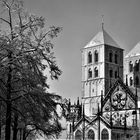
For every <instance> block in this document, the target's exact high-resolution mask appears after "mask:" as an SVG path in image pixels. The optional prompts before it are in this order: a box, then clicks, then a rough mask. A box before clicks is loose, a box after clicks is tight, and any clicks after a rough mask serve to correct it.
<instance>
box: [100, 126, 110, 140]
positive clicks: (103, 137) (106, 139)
mask: <svg viewBox="0 0 140 140" xmlns="http://www.w3.org/2000/svg"><path fill="white" fill-rule="evenodd" d="M101 140H109V134H108V130H107V129H105V128H104V129H103V130H102V132H101Z"/></svg>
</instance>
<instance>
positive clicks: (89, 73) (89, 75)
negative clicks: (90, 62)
mask: <svg viewBox="0 0 140 140" xmlns="http://www.w3.org/2000/svg"><path fill="white" fill-rule="evenodd" d="M88 78H92V70H91V68H89V70H88Z"/></svg>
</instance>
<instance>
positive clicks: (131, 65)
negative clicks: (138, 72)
mask: <svg viewBox="0 0 140 140" xmlns="http://www.w3.org/2000/svg"><path fill="white" fill-rule="evenodd" d="M132 71H133V64H132V61H130V62H129V72H132Z"/></svg>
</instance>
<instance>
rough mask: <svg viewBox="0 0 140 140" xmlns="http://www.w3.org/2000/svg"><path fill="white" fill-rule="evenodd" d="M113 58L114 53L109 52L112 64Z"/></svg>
mask: <svg viewBox="0 0 140 140" xmlns="http://www.w3.org/2000/svg"><path fill="white" fill-rule="evenodd" d="M112 58H113V53H112V51H110V52H109V62H112Z"/></svg>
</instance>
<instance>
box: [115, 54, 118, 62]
mask: <svg viewBox="0 0 140 140" xmlns="http://www.w3.org/2000/svg"><path fill="white" fill-rule="evenodd" d="M115 64H118V55H117V54H115Z"/></svg>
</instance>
